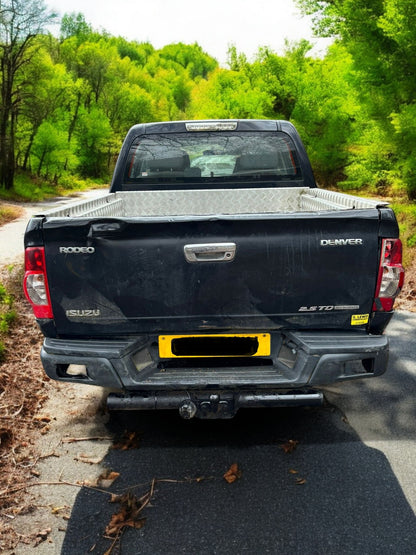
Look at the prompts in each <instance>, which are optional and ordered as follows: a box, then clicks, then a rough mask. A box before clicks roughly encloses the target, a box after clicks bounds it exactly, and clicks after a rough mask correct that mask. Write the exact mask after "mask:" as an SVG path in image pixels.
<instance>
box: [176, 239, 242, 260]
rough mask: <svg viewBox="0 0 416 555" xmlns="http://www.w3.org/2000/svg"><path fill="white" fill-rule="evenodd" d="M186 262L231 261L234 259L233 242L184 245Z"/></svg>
mask: <svg viewBox="0 0 416 555" xmlns="http://www.w3.org/2000/svg"><path fill="white" fill-rule="evenodd" d="M183 251H184V254H185V258H186V261H187V262H231V261H232V260H234V257H235V251H236V245H235V243H202V244H198V245H185V246H184V248H183Z"/></svg>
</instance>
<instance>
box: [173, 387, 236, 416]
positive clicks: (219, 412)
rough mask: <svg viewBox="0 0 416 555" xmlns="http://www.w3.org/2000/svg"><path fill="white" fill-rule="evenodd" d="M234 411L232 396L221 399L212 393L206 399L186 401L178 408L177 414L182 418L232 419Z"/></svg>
mask: <svg viewBox="0 0 416 555" xmlns="http://www.w3.org/2000/svg"><path fill="white" fill-rule="evenodd" d="M235 413H236V410H235V407H234V397H233V396H232V395H230V396H227V397H223V396H221V397H220V395H218V393H213V394H211V395H209V397H207V398H198V399H187V400H186V401H184V402H183V403H182V404H181V405H180V407H179V414H180V416H181V417H182V418H184V419H186V420H189V419H190V418H194V416H196V417H197V418H211V419H214V418H233V416H235Z"/></svg>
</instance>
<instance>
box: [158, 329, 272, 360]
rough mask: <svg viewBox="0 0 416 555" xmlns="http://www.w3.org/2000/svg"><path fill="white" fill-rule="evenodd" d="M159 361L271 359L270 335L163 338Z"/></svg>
mask: <svg viewBox="0 0 416 555" xmlns="http://www.w3.org/2000/svg"><path fill="white" fill-rule="evenodd" d="M159 356H160V358H200V357H205V358H207V357H260V356H270V334H269V333H255V334H253V333H249V334H247V333H233V334H204V335H202V334H201V335H160V336H159Z"/></svg>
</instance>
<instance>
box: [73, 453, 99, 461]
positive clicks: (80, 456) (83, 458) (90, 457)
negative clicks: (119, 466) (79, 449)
mask: <svg viewBox="0 0 416 555" xmlns="http://www.w3.org/2000/svg"><path fill="white" fill-rule="evenodd" d="M74 460H76V461H79V462H83V463H87V464H99V463H100V462H101V461H102V460H103V457H94V456H93V455H91V453H78V456H77V457H75V459H74Z"/></svg>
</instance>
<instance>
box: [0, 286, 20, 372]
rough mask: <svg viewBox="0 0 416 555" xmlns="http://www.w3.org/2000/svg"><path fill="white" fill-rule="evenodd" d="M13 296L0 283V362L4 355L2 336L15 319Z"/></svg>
mask: <svg viewBox="0 0 416 555" xmlns="http://www.w3.org/2000/svg"><path fill="white" fill-rule="evenodd" d="M13 302H14V297H13V295H11V294H10V293H9V292H8V291H7V290H6V287H5V286H4V285H3V284H2V283H0V362H2V361H3V359H4V356H5V352H6V349H5V346H4V342H3V340H4V336H5V335H6V334H7V333H8V332H9V329H10V326H11V324H12V323H13V322H14V321H15V320H16V318H17V313H16V311H15V310H14V308H13Z"/></svg>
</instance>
